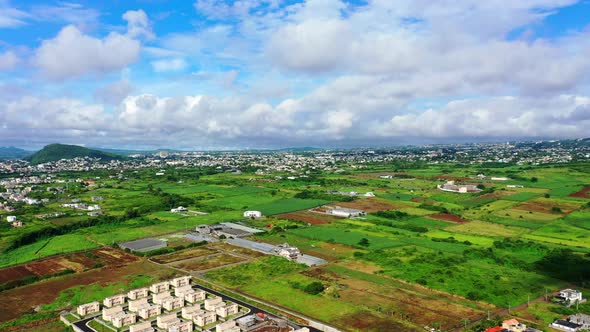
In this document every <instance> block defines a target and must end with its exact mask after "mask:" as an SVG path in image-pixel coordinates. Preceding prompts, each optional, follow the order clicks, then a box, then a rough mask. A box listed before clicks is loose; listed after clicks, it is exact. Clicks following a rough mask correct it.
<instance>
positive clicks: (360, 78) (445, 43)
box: [0, 0, 590, 150]
mask: <svg viewBox="0 0 590 332" xmlns="http://www.w3.org/2000/svg"><path fill="white" fill-rule="evenodd" d="M588 54H590V2H588V1H575V0H522V1H516V2H514V3H509V2H506V1H500V0H488V1H475V0H471V1H468V0H460V1H446V0H444V1H421V0H418V1H417V0H400V1H393V0H368V1H365V0H347V1H344V0H308V1H296V0H241V1H234V0H194V1H181V0H176V1H164V0H135V1H91V0H82V1H77V2H76V3H74V2H63V1H38V0H32V1H26V2H23V1H14V0H13V1H10V0H0V146H16V147H21V148H28V149H38V148H40V147H42V146H44V145H46V144H50V143H64V144H78V145H84V146H87V147H103V148H124V149H157V148H170V149H183V150H188V149H194V150H206V149H246V148H251V149H262V148H271V149H272V148H285V147H303V146H310V147H320V148H325V147H360V146H365V147H379V146H396V145H410V144H417V145H420V144H436V143H464V142H502V141H507V140H536V139H559V138H582V137H590V92H589V91H590V89H589V88H590V57H588Z"/></svg>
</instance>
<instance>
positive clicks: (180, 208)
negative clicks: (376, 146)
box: [170, 206, 188, 213]
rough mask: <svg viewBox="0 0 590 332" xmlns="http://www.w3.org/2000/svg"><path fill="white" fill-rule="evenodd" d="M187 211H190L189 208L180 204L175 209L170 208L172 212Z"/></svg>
mask: <svg viewBox="0 0 590 332" xmlns="http://www.w3.org/2000/svg"><path fill="white" fill-rule="evenodd" d="M187 211H188V209H187V208H185V207H184V206H179V207H177V208H175V209H172V210H170V212H172V213H181V212H187Z"/></svg>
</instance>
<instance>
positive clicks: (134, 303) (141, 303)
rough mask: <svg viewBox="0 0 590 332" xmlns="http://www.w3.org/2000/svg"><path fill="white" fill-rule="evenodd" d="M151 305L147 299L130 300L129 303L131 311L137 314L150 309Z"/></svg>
mask: <svg viewBox="0 0 590 332" xmlns="http://www.w3.org/2000/svg"><path fill="white" fill-rule="evenodd" d="M149 306H150V304H149V303H148V301H147V298H141V299H137V300H130V301H129V311H133V312H136V311H138V310H139V309H141V308H144V307H149Z"/></svg>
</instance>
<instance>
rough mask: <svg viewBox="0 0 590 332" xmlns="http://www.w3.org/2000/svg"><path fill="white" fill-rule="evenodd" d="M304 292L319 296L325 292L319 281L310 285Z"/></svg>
mask: <svg viewBox="0 0 590 332" xmlns="http://www.w3.org/2000/svg"><path fill="white" fill-rule="evenodd" d="M303 291H304V292H306V293H307V294H311V295H317V294H319V293H321V292H323V291H324V285H323V284H322V283H321V282H319V281H314V282H312V283H310V284H309V285H307V286H305V288H304V289H303Z"/></svg>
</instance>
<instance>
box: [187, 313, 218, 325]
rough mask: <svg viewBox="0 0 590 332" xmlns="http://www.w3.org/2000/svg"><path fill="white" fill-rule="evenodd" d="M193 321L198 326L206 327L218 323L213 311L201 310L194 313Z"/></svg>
mask: <svg viewBox="0 0 590 332" xmlns="http://www.w3.org/2000/svg"><path fill="white" fill-rule="evenodd" d="M192 315H193V321H194V322H195V324H196V325H197V326H205V325H209V324H212V323H215V322H216V321H217V314H215V312H213V311H206V310H200V311H199V312H194V313H192Z"/></svg>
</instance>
